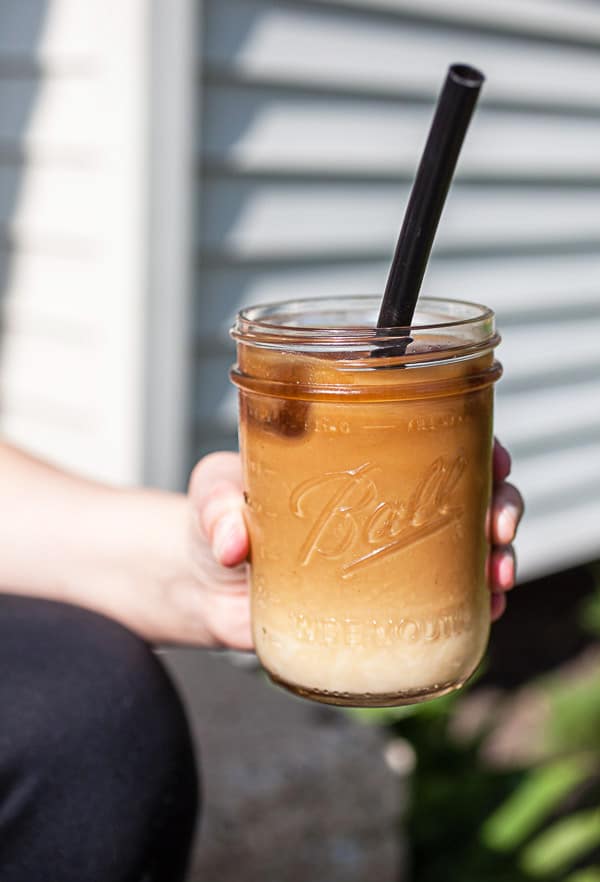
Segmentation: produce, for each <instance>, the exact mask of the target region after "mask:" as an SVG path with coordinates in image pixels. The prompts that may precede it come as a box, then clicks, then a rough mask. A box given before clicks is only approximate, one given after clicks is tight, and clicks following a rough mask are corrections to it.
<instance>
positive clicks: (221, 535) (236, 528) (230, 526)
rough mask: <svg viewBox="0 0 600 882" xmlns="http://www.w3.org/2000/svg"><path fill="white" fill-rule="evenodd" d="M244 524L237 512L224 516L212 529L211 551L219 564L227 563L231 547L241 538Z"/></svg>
mask: <svg viewBox="0 0 600 882" xmlns="http://www.w3.org/2000/svg"><path fill="white" fill-rule="evenodd" d="M243 530H244V523H243V520H242V516H241V514H240V512H238V511H231V512H228V513H227V514H224V515H223V516H222V517H221V518H219V520H218V521H217V524H216V526H215V529H214V533H213V542H212V551H213V554H214V556H215V558H216V559H217V560H218V561H219V563H229V560H228V559H229V557H231V548H232V546H234V545H236V544H238V542H239V540H240V539H241V537H242V534H243Z"/></svg>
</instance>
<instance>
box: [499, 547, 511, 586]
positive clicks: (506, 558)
mask: <svg viewBox="0 0 600 882" xmlns="http://www.w3.org/2000/svg"><path fill="white" fill-rule="evenodd" d="M499 571H500V572H499V575H500V584H501V585H502V587H503V588H504V589H505V590H508V589H509V588H512V587H513V585H514V584H515V558H514V554H513V553H512V552H507V553H506V554H504V555H503V557H502V560H501V561H500V567H499Z"/></svg>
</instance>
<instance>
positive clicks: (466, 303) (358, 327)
mask: <svg viewBox="0 0 600 882" xmlns="http://www.w3.org/2000/svg"><path fill="white" fill-rule="evenodd" d="M379 304H380V297H379V296H378V295H369V294H354V295H350V296H341V295H340V296H330V297H326V298H318V297H315V298H310V297H307V298H298V299H291V300H282V301H276V302H272V303H259V304H255V305H253V306H248V307H245V308H243V309H241V310H240V311H239V312H238V314H237V316H236V320H235V323H234V325H233V327H232V329H231V335H232V337H234V338H235V339H238V338H240V337H241V338H248V337H256V338H263V337H264V338H265V339H266V338H267V337H271V336H272V335H273V334H275V335H277V336H280V337H284V338H295V337H302V338H304V339H305V342H307V343H308V342H310V341H311V340H315V341H317V340H318V341H319V342H322V340H323V337H324V336H325V337H326V338H327V339H328V340H330V341H331V340H332V339H335V340H336V341H338V342H342V341H344V340H347V339H349V338H350V339H351V340H352V341H356V342H358V340H359V339H361V340H367V339H372V338H373V337H374V336H375V335H376V336H377V338H378V340H379V341H380V342H381V340H382V338H383V339H385V338H386V337H392V338H397V337H398V336H406V335H409V334H410V332H411V331H419V332H420V333H424V332H427V331H436V330H437V331H439V330H442V329H443V330H450V329H451V328H457V327H462V326H468V325H474V324H477V323H478V322H479V323H486V322H490V321H491V322H492V326H491V333H492V334H493V319H494V311H493V310H492V309H491V308H490V307H487V306H484V305H483V304H481V303H476V302H474V301H470V300H455V299H450V298H445V297H421V298H420V299H419V301H418V304H417V312H416V315H417V317H418V316H419V314H420V313H421V314H422V313H423V312H424V311H425V310H426V309H429V310H430V311H432V312H434V314H435V313H437V320H433V321H431V320H430V321H416V322H414V323H412V324H411V325H409V326H408V325H407V326H402V327H400V326H398V327H385V328H376V327H375V326H374V324H367V323H365V322H362V323H359V324H356V323H351V324H346V325H340V323H337V324H335V325H332V324H331V323H327V322H325V321H321V322H315V321H314V319H313V320H312V321H310V322H304V323H302V322H300V321H297V320H296V321H293V319H294V318H296V319H298V317H300V316H302V315H303V314H308V315H310V316H318V315H332V314H333V313H339V314H342V313H348V314H349V315H351V314H352V312H353V311H354V312H359V311H361V310H362V311H367V310H368V311H372V312H373V314H374V316H375V317H376V315H377V311H378V308H379ZM451 310H454V314H452V313H451ZM456 312H462V315H457V314H456ZM444 314H446V315H447V316H448V318H444ZM278 316H280V317H281V318H280V319H279V321H277V320H276V319H277V317H278ZM282 319H283V320H282Z"/></svg>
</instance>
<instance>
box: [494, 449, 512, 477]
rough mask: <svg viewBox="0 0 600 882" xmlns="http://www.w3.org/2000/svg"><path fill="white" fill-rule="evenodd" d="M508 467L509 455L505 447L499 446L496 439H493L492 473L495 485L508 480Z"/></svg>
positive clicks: (509, 462)
mask: <svg viewBox="0 0 600 882" xmlns="http://www.w3.org/2000/svg"><path fill="white" fill-rule="evenodd" d="M510 466H511V461H510V453H509V452H508V450H507V449H506V447H503V446H502V444H500V442H499V441H498V439H497V438H494V456H493V471H494V483H495V484H496V483H499V482H500V481H504V480H505V478H508V476H509V475H510Z"/></svg>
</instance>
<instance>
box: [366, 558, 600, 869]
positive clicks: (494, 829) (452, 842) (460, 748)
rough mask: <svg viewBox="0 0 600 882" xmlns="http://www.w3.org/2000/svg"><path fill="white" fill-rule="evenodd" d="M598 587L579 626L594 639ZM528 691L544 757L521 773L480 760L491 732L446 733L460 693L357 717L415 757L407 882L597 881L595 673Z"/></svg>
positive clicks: (599, 763)
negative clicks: (539, 699) (536, 702)
mask: <svg viewBox="0 0 600 882" xmlns="http://www.w3.org/2000/svg"><path fill="white" fill-rule="evenodd" d="M596 581H597V584H598V588H597V590H596V592H595V593H594V594H593V595H592V597H590V598H588V600H587V601H586V603H585V605H584V608H583V610H582V617H581V621H582V626H583V627H585V628H586V629H588V630H589V631H591V632H592V633H594V634H596V635H597V636H599V637H600V569H599V570H598V578H597V580H596ZM531 685H532V686H533V688H534V689H535V690H536V691H537V693H541V694H542V695H543V696H544V698H545V705H546V706H547V724H546V727H545V732H544V747H545V755H546V756H547V759H546V760H544V761H543V762H540V763H538V764H537V765H533V766H530V767H524V768H523V767H521V768H517V767H515V768H494V767H493V766H492V765H490V764H489V763H486V762H485V761H484V759H483V757H482V750H481V747H482V744H483V743H484V742H485V739H486V737H487V736H488V735H489V734H490V731H489V729H487V730H486V729H485V728H483V729H481V730H480V731H478V732H477V734H476V735H474V736H472V737H471V738H470V739H466V740H465V739H464V738H463V739H458V738H457V737H456V736H455V735H454V734H453V732H454V730H453V727H452V721H453V718H454V716H455V714H456V712H457V711H458V710H459V709H460V705H461V703H462V702H464V701H465V700H467V698H468V694H469V692H468V690H463V692H461V693H458V694H454V695H450V696H445V697H444V698H441V699H437V700H435V701H432V702H429V703H427V704H424V705H417V706H414V707H409V708H390V709H387V708H382V709H377V710H373V711H361V712H355V714H357V715H358V716H359V717H360V718H361V719H363V720H366V721H371V722H373V723H376V724H378V725H385V726H386V728H388V729H389V731H390V732H391V733H393V734H394V735H395V736H400V737H403V738H406V739H407V740H408V741H409V742H410V743H411V744H412V746H413V748H414V750H415V752H416V756H417V766H416V771H415V774H414V777H413V780H412V793H411V800H410V809H409V812H408V816H407V818H406V819H405V824H406V826H407V827H408V836H409V841H410V844H411V849H412V864H413V879H414V880H415V882H439V880H440V879H457V880H460V882H534V880H535V882H538V880H546V882H550V880H556V882H600V862H599V859H600V675H599V672H598V668H597V667H595V669H593V670H588V671H585V670H584V671H582V672H581V673H579V674H577V675H576V676H575V675H569V677H565V676H563V675H561V674H560V673H554V674H551V675H547V676H545V677H543V678H538V679H537V680H535V681H533V683H532V684H531ZM493 725H494V723H493V722H490V726H493ZM594 859H596V860H595V862H594Z"/></svg>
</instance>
